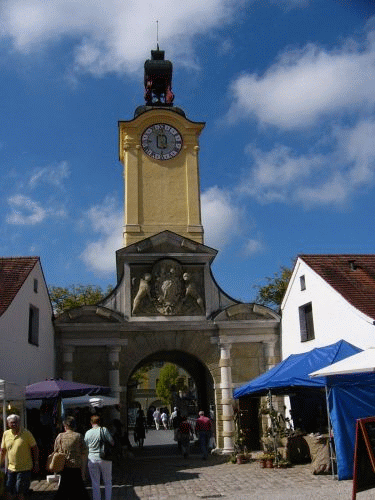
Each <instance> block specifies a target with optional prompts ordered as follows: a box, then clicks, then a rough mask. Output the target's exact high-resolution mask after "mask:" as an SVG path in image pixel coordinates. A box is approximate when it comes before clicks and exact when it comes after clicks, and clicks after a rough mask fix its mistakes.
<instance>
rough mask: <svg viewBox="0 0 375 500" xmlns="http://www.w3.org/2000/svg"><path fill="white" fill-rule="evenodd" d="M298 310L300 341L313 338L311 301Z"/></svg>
mask: <svg viewBox="0 0 375 500" xmlns="http://www.w3.org/2000/svg"><path fill="white" fill-rule="evenodd" d="M298 311H299V324H300V331H301V342H306V341H308V340H313V339H314V338H315V333H314V321H313V312H312V303H311V302H309V303H308V304H305V305H303V306H301V307H299V308H298Z"/></svg>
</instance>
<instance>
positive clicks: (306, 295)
mask: <svg viewBox="0 0 375 500" xmlns="http://www.w3.org/2000/svg"><path fill="white" fill-rule="evenodd" d="M281 311H282V322H281V323H282V333H281V344H282V359H285V358H287V357H288V356H289V355H290V354H297V353H301V352H306V351H310V350H311V349H314V348H315V347H322V346H325V345H329V344H333V343H335V342H337V341H338V340H341V339H344V340H346V341H347V342H350V343H351V344H353V345H355V346H357V347H360V348H362V349H365V348H367V347H370V346H375V324H374V323H375V255H300V256H299V257H298V259H297V261H296V264H295V266H294V270H293V273H292V276H291V279H290V282H289V285H288V288H287V291H286V293H285V296H284V299H283V302H282V304H281Z"/></svg>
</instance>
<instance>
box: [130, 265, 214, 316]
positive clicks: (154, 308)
mask: <svg viewBox="0 0 375 500" xmlns="http://www.w3.org/2000/svg"><path fill="white" fill-rule="evenodd" d="M144 271H146V270H145V269H144ZM139 276H140V277H139V278H136V277H133V279H132V285H133V286H132V295H133V297H134V299H133V303H132V314H134V315H145V316H155V315H157V314H162V315H163V316H173V315H193V316H194V315H201V314H204V312H205V303H204V290H203V286H202V279H203V274H202V270H201V269H199V270H195V272H191V271H186V270H183V269H182V266H181V264H180V263H179V262H177V261H176V260H173V259H162V260H160V261H158V262H157V263H156V264H154V266H153V267H152V269H149V270H147V272H144V273H143V274H140V275H139Z"/></svg>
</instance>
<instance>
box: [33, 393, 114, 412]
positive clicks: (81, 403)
mask: <svg viewBox="0 0 375 500" xmlns="http://www.w3.org/2000/svg"><path fill="white" fill-rule="evenodd" d="M41 404H42V400H41V399H29V400H27V401H26V408H29V409H30V408H40V405H41ZM62 404H63V406H64V408H75V407H85V406H88V407H90V406H91V407H92V408H94V407H96V408H102V407H103V406H115V405H118V404H119V400H118V398H112V397H110V396H101V395H98V396H92V395H91V396H90V395H89V394H86V395H84V396H77V397H74V398H62Z"/></svg>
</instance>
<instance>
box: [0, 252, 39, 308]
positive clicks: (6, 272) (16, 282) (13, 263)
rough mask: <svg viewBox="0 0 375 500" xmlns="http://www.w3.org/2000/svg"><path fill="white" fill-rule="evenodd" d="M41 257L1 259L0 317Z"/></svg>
mask: <svg viewBox="0 0 375 500" xmlns="http://www.w3.org/2000/svg"><path fill="white" fill-rule="evenodd" d="M37 262H39V257H0V316H1V315H2V314H3V313H4V312H5V311H6V310H7V309H8V307H9V305H10V304H11V303H12V301H13V299H14V297H15V296H16V295H17V293H18V291H19V290H20V288H21V286H22V285H23V284H24V282H25V280H26V278H27V277H28V276H29V274H30V272H31V271H32V270H33V269H34V266H35V264H36V263H37Z"/></svg>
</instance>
